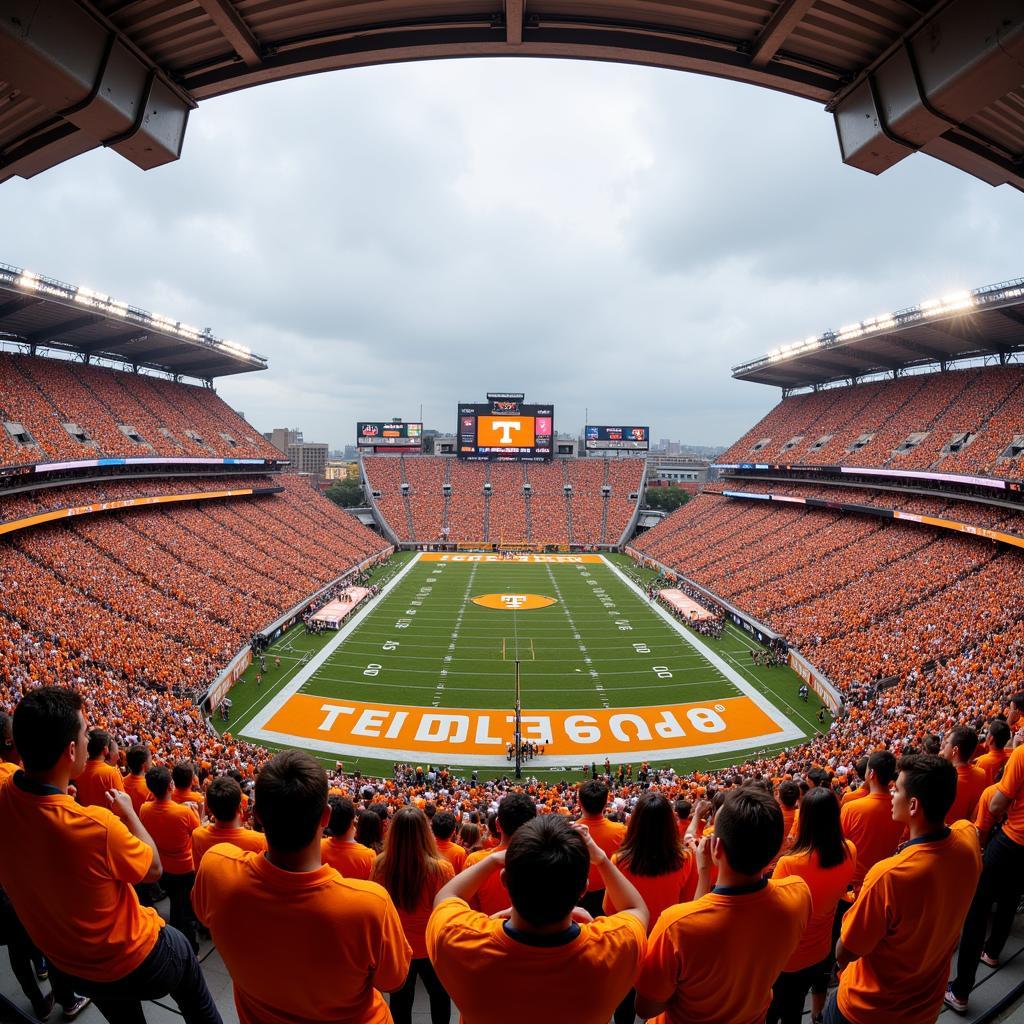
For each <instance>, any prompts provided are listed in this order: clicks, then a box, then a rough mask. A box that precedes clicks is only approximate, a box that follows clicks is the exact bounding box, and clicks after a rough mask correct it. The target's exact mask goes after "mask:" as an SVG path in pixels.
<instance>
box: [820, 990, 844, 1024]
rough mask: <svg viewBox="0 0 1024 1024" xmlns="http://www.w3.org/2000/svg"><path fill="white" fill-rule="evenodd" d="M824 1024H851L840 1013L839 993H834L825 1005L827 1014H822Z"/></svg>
mask: <svg viewBox="0 0 1024 1024" xmlns="http://www.w3.org/2000/svg"><path fill="white" fill-rule="evenodd" d="M821 1020H822V1024H850V1022H849V1021H848V1020H847V1019H846V1018H845V1017H844V1016H843V1015H842V1013H840V1012H839V1003H838V993H837V992H833V993H831V994H830V995H829V997H828V1002H827V1003H825V1012H824V1014H822V1018H821Z"/></svg>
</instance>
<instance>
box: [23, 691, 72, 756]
mask: <svg viewBox="0 0 1024 1024" xmlns="http://www.w3.org/2000/svg"><path fill="white" fill-rule="evenodd" d="M82 706H83V702H82V698H81V696H80V695H79V694H78V693H77V692H76V691H74V690H69V689H67V688H66V687H63V686H39V687H36V689H34V690H29V692H28V693H27V694H25V696H24V697H22V698H21V700H20V701H19V702H18V706H17V707H16V708H15V709H14V716H13V719H12V725H13V735H14V746H15V747H16V748H17V750H18V754H19V755H20V756H21V762H22V764H23V765H24V767H25V770H26V771H28V772H48V771H50V770H51V769H53V768H55V767H56V765H57V762H58V761H59V760H60V758H61V755H62V754H63V753H64V752H65V751H66V750H67V749H68V745H69V744H71V743H73V742H74V743H77V742H78V740H79V735H80V732H81V729H82V719H81V714H82Z"/></svg>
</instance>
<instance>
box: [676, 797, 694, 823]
mask: <svg viewBox="0 0 1024 1024" xmlns="http://www.w3.org/2000/svg"><path fill="white" fill-rule="evenodd" d="M674 810H675V812H676V817H677V818H678V819H679V820H680V821H686V819H687V818H689V817H690V815H691V814H692V813H693V804H692V803H690V801H689V800H677V801H676V803H675V808H674Z"/></svg>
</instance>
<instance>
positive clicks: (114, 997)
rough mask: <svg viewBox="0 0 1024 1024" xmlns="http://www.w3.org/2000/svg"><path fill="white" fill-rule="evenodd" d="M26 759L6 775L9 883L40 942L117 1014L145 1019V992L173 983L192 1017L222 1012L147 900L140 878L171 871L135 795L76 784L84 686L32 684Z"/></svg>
mask: <svg viewBox="0 0 1024 1024" xmlns="http://www.w3.org/2000/svg"><path fill="white" fill-rule="evenodd" d="M14 740H15V744H16V746H17V749H18V752H19V754H20V755H21V757H22V758H23V760H24V765H25V767H24V770H23V771H20V772H16V773H15V775H14V778H13V779H12V780H11V782H10V783H9V784H7V785H5V786H3V787H0V820H2V821H3V822H4V828H2V829H0V884H2V885H3V887H4V889H5V891H6V892H7V895H8V896H9V897H10V900H11V902H12V903H13V904H14V908H15V911H16V912H17V914H18V917H19V919H20V920H21V922H22V923H23V924H24V926H25V929H26V931H27V932H28V933H29V935H30V936H31V937H32V940H33V942H35V944H36V945H37V946H38V947H39V948H40V949H41V950H42V951H43V952H44V953H45V954H46V957H47V960H48V961H49V963H50V970H51V972H53V971H54V970H57V971H59V972H60V973H61V974H62V975H64V980H65V981H66V982H67V983H68V984H69V985H70V986H71V987H73V988H74V989H75V990H76V991H78V992H81V993H83V994H85V995H88V996H92V997H93V999H94V1000H95V1002H96V1005H97V1007H98V1008H99V1010H100V1011H101V1012H102V1014H103V1016H104V1017H106V1019H107V1020H108V1021H110V1022H111V1024H137V1022H138V1021H142V1020H144V1019H145V1018H144V1016H143V1013H142V1006H141V1002H140V1001H141V1000H143V999H147V1000H149V999H158V998H161V997H163V996H166V995H168V994H169V995H171V996H172V998H173V999H174V1001H175V1002H176V1003H177V1004H178V1007H179V1009H180V1010H181V1012H182V1015H183V1017H184V1019H185V1021H186V1022H187V1024H221V1018H220V1014H219V1013H218V1012H217V1007H216V1006H215V1005H214V1002H213V999H212V998H211V997H210V992H209V990H208V989H207V987H206V982H205V980H204V979H203V975H202V971H201V970H200V968H199V963H198V961H197V960H196V958H195V956H194V954H193V953H192V951H191V949H189V946H188V942H187V941H186V939H185V937H184V936H183V935H182V934H181V933H180V932H179V931H178V930H177V929H175V928H172V927H170V926H167V927H165V926H164V924H163V921H162V920H161V919H160V916H159V915H158V914H157V912H156V911H155V910H153V909H152V908H143V907H141V906H140V905H139V900H138V897H137V896H136V895H135V890H134V889H133V888H132V886H133V885H134V884H136V883H138V882H143V881H155V880H156V879H157V878H158V877H159V876H160V873H161V865H160V856H159V854H158V853H157V849H156V844H155V843H154V842H153V839H152V838H151V837H150V835H149V833H148V832H147V831H146V829H145V826H144V825H143V824H142V822H141V821H140V820H139V818H138V815H136V813H135V811H134V809H133V808H132V802H131V800H130V799H129V797H128V795H127V794H126V793H124V792H121V791H119V790H111V791H110V793H109V794H108V804H109V808H110V809H109V810H108V809H106V808H102V807H83V806H81V805H80V804H78V803H77V802H76V801H75V800H73V799H72V798H71V797H70V796H68V793H67V787H68V784H69V782H70V780H71V779H72V778H73V777H75V776H77V775H79V774H80V773H81V771H82V769H83V768H84V767H85V761H86V748H87V744H88V724H87V722H86V720H85V716H84V715H83V714H82V698H81V696H80V695H79V694H78V693H77V692H75V691H73V690H69V689H65V688H63V687H50V686H43V687H37V688H36V689H33V690H30V691H29V693H28V694H27V695H26V696H25V697H23V698H22V700H21V701H20V703H19V704H18V707H17V709H16V710H15V712H14Z"/></svg>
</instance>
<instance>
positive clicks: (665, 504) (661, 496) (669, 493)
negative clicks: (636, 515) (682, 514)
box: [644, 486, 693, 512]
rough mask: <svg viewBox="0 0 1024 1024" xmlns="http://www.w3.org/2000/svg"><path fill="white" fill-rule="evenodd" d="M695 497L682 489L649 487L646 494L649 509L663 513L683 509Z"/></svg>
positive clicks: (645, 502)
mask: <svg viewBox="0 0 1024 1024" xmlns="http://www.w3.org/2000/svg"><path fill="white" fill-rule="evenodd" d="M692 497H693V495H692V494H690V492H689V491H684V490H683V488H682V487H675V486H672V487H648V488H647V491H646V493H645V494H644V504H645V505H646V506H647V508H656V509H659V510H660V511H662V512H674V511H675V510H676V509H677V508H682V506H683V505H685V504H686V503H687V502H688V501H689V500H690V498H692Z"/></svg>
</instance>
